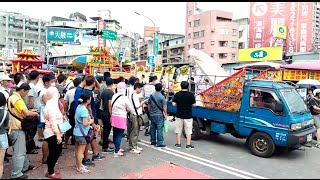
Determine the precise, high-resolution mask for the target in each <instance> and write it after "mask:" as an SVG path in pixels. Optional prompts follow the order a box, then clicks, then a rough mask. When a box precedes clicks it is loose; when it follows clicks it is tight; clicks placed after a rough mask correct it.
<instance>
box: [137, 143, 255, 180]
mask: <svg viewBox="0 0 320 180" xmlns="http://www.w3.org/2000/svg"><path fill="white" fill-rule="evenodd" d="M138 143H139V144H142V145H145V146H148V147H150V148H153V149H156V150H158V151H161V152H165V153H167V154H171V155H173V156H177V157H180V158H182V159H186V160H189V161H192V162H195V163H198V164H201V165H203V166H207V167H210V168H213V169H217V170H219V171H222V172H225V173H228V174H232V175H234V176H237V177H240V178H244V179H253V178H252V177H249V176H245V175H242V174H239V173H236V172H232V171H229V170H227V169H223V168H220V167H217V166H214V165H210V164H208V163H205V162H201V161H198V160H195V159H191V158H189V157H185V156H183V155H180V154H177V153H173V152H170V151H168V150H165V149H161V148H156V147H152V146H150V144H146V143H144V142H138Z"/></svg>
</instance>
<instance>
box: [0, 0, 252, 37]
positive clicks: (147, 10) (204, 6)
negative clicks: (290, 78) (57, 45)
mask: <svg viewBox="0 0 320 180" xmlns="http://www.w3.org/2000/svg"><path fill="white" fill-rule="evenodd" d="M197 5H198V7H199V8H200V9H201V10H202V11H203V12H204V11H207V10H223V11H229V12H232V13H233V18H235V19H237V18H243V17H248V16H249V2H197ZM0 9H1V10H5V11H12V12H19V13H22V14H24V15H28V16H30V17H33V18H41V19H44V20H48V21H50V20H51V17H52V16H59V17H64V18H69V15H70V14H71V13H74V12H80V13H82V14H84V15H85V16H87V18H88V17H92V16H96V14H97V10H99V9H108V10H111V18H112V19H116V20H117V21H119V22H120V25H121V26H122V27H123V28H124V29H126V31H129V32H137V33H139V34H141V35H143V27H144V26H153V25H152V23H151V21H150V20H148V19H147V18H145V17H142V16H138V15H136V14H135V13H134V12H138V13H140V14H143V15H145V16H148V17H149V18H150V19H152V20H153V21H154V23H155V25H156V26H158V27H160V32H162V33H174V34H184V33H185V18H186V2H0Z"/></svg>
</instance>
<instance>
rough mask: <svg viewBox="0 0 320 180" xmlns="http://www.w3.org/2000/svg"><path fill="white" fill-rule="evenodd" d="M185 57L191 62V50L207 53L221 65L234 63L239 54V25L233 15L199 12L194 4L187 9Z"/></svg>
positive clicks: (189, 4) (220, 12)
mask: <svg viewBox="0 0 320 180" xmlns="http://www.w3.org/2000/svg"><path fill="white" fill-rule="evenodd" d="M186 11H187V12H186V33H185V41H186V43H185V48H184V49H185V57H186V58H187V61H191V60H192V59H191V57H190V55H189V49H191V48H196V49H200V50H201V51H203V52H205V53H207V54H208V55H209V56H211V57H212V58H214V59H215V60H216V61H217V62H219V63H220V64H226V63H234V62H235V61H236V60H237V54H238V41H239V38H238V37H239V35H238V29H239V24H238V23H236V22H233V21H232V13H230V12H225V11H219V10H211V11H205V12H199V11H198V8H197V7H196V5H195V3H194V2H187V8H186Z"/></svg>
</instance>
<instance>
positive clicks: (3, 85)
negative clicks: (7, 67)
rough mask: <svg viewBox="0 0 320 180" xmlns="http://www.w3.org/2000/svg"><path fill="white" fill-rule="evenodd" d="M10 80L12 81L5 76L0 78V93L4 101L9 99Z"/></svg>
mask: <svg viewBox="0 0 320 180" xmlns="http://www.w3.org/2000/svg"><path fill="white" fill-rule="evenodd" d="M12 80H13V79H11V78H10V77H9V76H8V75H5V74H4V75H2V76H1V77H0V92H2V94H3V95H4V97H5V98H6V99H8V98H9V94H10V90H9V85H10V82H11V81H12Z"/></svg>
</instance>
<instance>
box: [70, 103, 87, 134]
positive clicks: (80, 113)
mask: <svg viewBox="0 0 320 180" xmlns="http://www.w3.org/2000/svg"><path fill="white" fill-rule="evenodd" d="M82 118H88V122H89V121H90V115H89V111H88V109H87V108H86V107H84V106H82V105H79V106H78V107H77V109H76V115H75V121H76V122H75V126H74V129H73V135H75V136H83V135H82V133H81V131H80V127H81V128H82V130H83V132H84V135H87V134H88V131H89V129H90V126H84V125H83V120H82ZM79 126H80V127H79Z"/></svg>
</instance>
